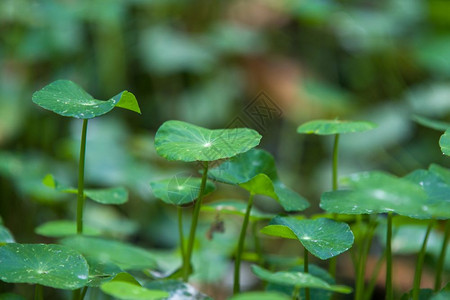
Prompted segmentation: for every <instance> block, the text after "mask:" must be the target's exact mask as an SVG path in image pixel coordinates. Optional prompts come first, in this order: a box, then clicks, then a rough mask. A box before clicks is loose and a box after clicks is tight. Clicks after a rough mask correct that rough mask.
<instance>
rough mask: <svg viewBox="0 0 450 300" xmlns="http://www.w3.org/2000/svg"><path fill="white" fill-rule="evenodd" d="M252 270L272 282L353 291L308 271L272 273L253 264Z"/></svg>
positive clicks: (342, 291)
mask: <svg viewBox="0 0 450 300" xmlns="http://www.w3.org/2000/svg"><path fill="white" fill-rule="evenodd" d="M252 271H253V273H255V275H256V276H258V277H259V278H260V279H262V280H264V281H267V282H270V283H275V284H281V285H289V286H295V287H299V288H316V289H323V290H329V291H333V292H337V293H344V294H349V293H351V292H352V289H351V288H350V287H347V286H342V285H330V284H328V283H327V282H326V281H323V280H322V279H320V278H318V277H315V276H313V275H311V274H307V273H302V272H287V271H281V272H276V273H272V272H269V271H267V270H265V269H263V268H261V267H258V266H256V265H253V266H252Z"/></svg>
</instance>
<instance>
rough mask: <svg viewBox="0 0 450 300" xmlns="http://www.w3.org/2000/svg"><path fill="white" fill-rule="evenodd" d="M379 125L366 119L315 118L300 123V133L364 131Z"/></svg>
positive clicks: (328, 133)
mask: <svg viewBox="0 0 450 300" xmlns="http://www.w3.org/2000/svg"><path fill="white" fill-rule="evenodd" d="M376 127H377V125H376V124H374V123H371V122H365V121H343V120H314V121H310V122H307V123H304V124H302V125H300V126H299V127H298V128H297V132H298V133H306V134H318V135H330V134H342V133H351V132H363V131H368V130H372V129H374V128H376Z"/></svg>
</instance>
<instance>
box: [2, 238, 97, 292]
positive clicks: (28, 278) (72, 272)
mask: <svg viewBox="0 0 450 300" xmlns="http://www.w3.org/2000/svg"><path fill="white" fill-rule="evenodd" d="M0 265H1V268H0V279H1V280H2V281H5V282H10V283H31V284H41V285H45V286H49V287H53V288H57V289H67V290H74V289H78V288H80V287H83V286H85V285H86V283H87V280H88V275H89V268H88V264H87V262H86V260H85V259H84V257H83V256H81V255H80V253H78V252H77V251H75V250H72V249H70V248H67V247H65V246H61V245H44V244H7V245H4V246H2V247H0Z"/></svg>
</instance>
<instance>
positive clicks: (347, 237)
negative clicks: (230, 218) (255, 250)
mask: <svg viewBox="0 0 450 300" xmlns="http://www.w3.org/2000/svg"><path fill="white" fill-rule="evenodd" d="M269 225H279V226H280V225H281V226H285V227H287V228H289V229H290V230H291V231H292V232H293V233H294V235H295V236H296V237H297V239H298V240H299V241H300V242H301V243H302V244H303V246H304V247H305V248H306V249H307V250H308V251H309V252H310V253H311V254H313V255H314V256H317V257H318V258H320V259H329V258H331V257H334V256H336V255H339V254H341V253H343V252H345V251H347V250H348V249H350V247H351V246H352V245H353V241H354V237H353V233H352V231H351V230H350V227H349V226H348V225H347V224H346V223H343V222H336V221H333V220H330V219H325V218H322V219H316V220H299V219H295V218H293V217H275V218H274V219H272V221H270V224H269ZM283 233H284V232H283Z"/></svg>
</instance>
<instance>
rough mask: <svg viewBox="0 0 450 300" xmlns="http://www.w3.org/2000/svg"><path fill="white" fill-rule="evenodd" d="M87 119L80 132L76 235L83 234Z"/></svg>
mask: <svg viewBox="0 0 450 300" xmlns="http://www.w3.org/2000/svg"><path fill="white" fill-rule="evenodd" d="M87 125H88V119H84V120H83V129H82V131H81V144H80V161H79V165H78V195H77V234H82V233H83V207H84V199H85V198H84V162H85V158H86V133H87Z"/></svg>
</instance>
